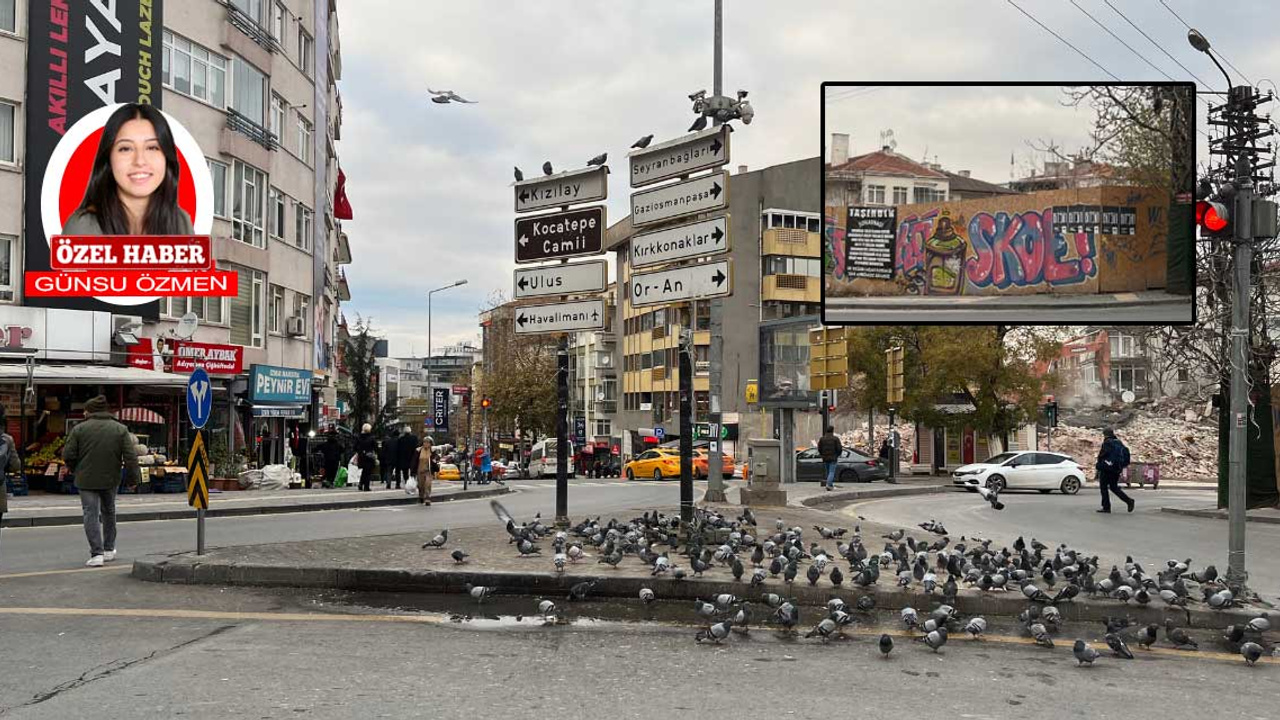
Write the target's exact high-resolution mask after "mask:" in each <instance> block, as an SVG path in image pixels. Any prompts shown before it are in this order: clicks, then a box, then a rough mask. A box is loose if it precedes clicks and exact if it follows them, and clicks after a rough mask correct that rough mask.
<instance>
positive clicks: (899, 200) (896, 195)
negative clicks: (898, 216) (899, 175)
mask: <svg viewBox="0 0 1280 720" xmlns="http://www.w3.org/2000/svg"><path fill="white" fill-rule="evenodd" d="M893 204H894V205H906V204H907V189H906V188H904V187H898V186H896V185H895V186H894V188H893Z"/></svg>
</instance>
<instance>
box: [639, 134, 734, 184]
mask: <svg viewBox="0 0 1280 720" xmlns="http://www.w3.org/2000/svg"><path fill="white" fill-rule="evenodd" d="M730 130H731V126H729V125H721V126H719V127H716V128H711V129H709V130H702V131H700V132H695V133H691V134H689V135H685V136H683V137H678V138H676V139H675V140H669V141H667V142H664V143H662V144H661V145H654V146H652V147H648V148H645V149H643V150H636V151H635V152H632V153H631V154H630V155H628V156H627V157H628V158H629V159H630V163H631V187H633V188H636V187H641V186H643V185H651V184H653V183H656V182H660V181H662V180H668V179H670V178H673V177H680V176H681V175H689V174H692V173H695V172H697V171H699V170H706V169H707V168H713V167H720V166H721V165H724V164H725V163H727V162H729V132H730Z"/></svg>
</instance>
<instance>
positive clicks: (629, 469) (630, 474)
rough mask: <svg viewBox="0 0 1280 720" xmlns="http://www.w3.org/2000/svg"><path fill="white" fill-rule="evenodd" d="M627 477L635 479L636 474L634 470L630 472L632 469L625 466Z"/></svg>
mask: <svg viewBox="0 0 1280 720" xmlns="http://www.w3.org/2000/svg"><path fill="white" fill-rule="evenodd" d="M627 479H628V480H635V479H636V474H635V473H634V472H632V471H631V468H627Z"/></svg>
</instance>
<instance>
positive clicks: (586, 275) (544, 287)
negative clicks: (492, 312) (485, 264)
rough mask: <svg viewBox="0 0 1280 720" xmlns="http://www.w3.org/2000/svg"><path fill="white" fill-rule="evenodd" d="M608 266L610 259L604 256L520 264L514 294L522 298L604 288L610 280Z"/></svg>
mask: <svg viewBox="0 0 1280 720" xmlns="http://www.w3.org/2000/svg"><path fill="white" fill-rule="evenodd" d="M608 269H609V266H608V263H606V262H605V261H604V260H588V261H587V262H580V263H572V264H569V263H566V264H561V265H544V266H542V267H533V268H517V269H516V272H515V294H514V297H515V298H516V299H517V300H519V299H520V298H532V297H547V296H550V295H577V294H580V293H596V292H604V289H605V288H606V287H608V280H607V278H606V277H605V275H606V273H607V271H608Z"/></svg>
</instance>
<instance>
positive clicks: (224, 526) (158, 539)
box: [0, 480, 741, 577]
mask: <svg viewBox="0 0 1280 720" xmlns="http://www.w3.org/2000/svg"><path fill="white" fill-rule="evenodd" d="M737 482H739V483H740V482H741V481H737ZM509 484H511V485H515V486H520V487H523V488H528V489H517V491H516V492H514V493H511V494H509V495H504V496H501V497H499V498H498V500H499V501H500V502H502V504H503V505H505V506H506V507H507V509H508V510H510V511H511V512H512V513H513V514H515V515H516V516H517V517H532V516H533V514H534V513H537V512H541V513H542V516H543V518H548V519H549V518H554V517H555V509H556V508H555V480H519V481H513V482H512V483H509ZM703 487H705V486H704V485H703V484H697V483H695V491H694V498H695V500H696V499H698V498H701V496H702V488H703ZM679 502H680V484H679V482H678V481H675V480H671V481H664V482H662V483H656V482H654V481H651V480H650V481H638V482H635V483H628V482H627V481H625V480H590V481H588V480H579V481H572V482H571V484H570V486H569V514H570V516H571V517H575V516H577V517H580V516H582V515H583V514H590V515H593V516H594V515H597V514H603V513H609V512H616V511H620V510H624V509H627V508H635V507H649V506H659V505H661V506H668V507H669V506H673V505H678V504H679ZM490 522H492V523H495V524H496V523H497V520H496V519H495V518H494V515H493V511H492V510H491V509H490V507H489V499H488V498H483V499H478V500H458V501H453V502H447V503H437V504H435V505H433V506H431V507H430V508H424V507H421V506H415V505H406V506H401V507H386V508H370V509H367V510H334V511H323V512H305V513H296V514H282V515H253V516H247V517H223V518H208V519H206V520H205V544H206V546H208V547H219V546H231V545H253V544H258V543H272V542H290V541H296V540H320V539H327V538H340V537H359V536H367V535H384V534H391V533H401V532H414V531H418V530H423V529H439V528H444V527H468V526H476V525H483V524H486V523H490ZM118 528H119V535H118V538H117V551H118V553H119V555H118V558H117V560H116V561H115V562H116V563H117V564H128V563H131V562H132V561H133V560H134V559H135V558H138V557H142V556H144V555H150V554H153V553H162V552H176V551H190V550H194V549H195V543H196V523H195V520H194V518H193V519H190V520H161V521H154V522H130V523H120V524H119V525H118ZM88 559H89V546H88V543H87V542H86V541H85V537H84V530H83V528H81V527H80V526H79V525H70V526H61V527H35V528H6V529H5V530H4V531H3V532H0V577H3V575H5V574H12V573H24V572H33V571H42V570H57V569H66V568H77V567H81V566H82V565H83V564H84V562H85V561H86V560H88Z"/></svg>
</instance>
